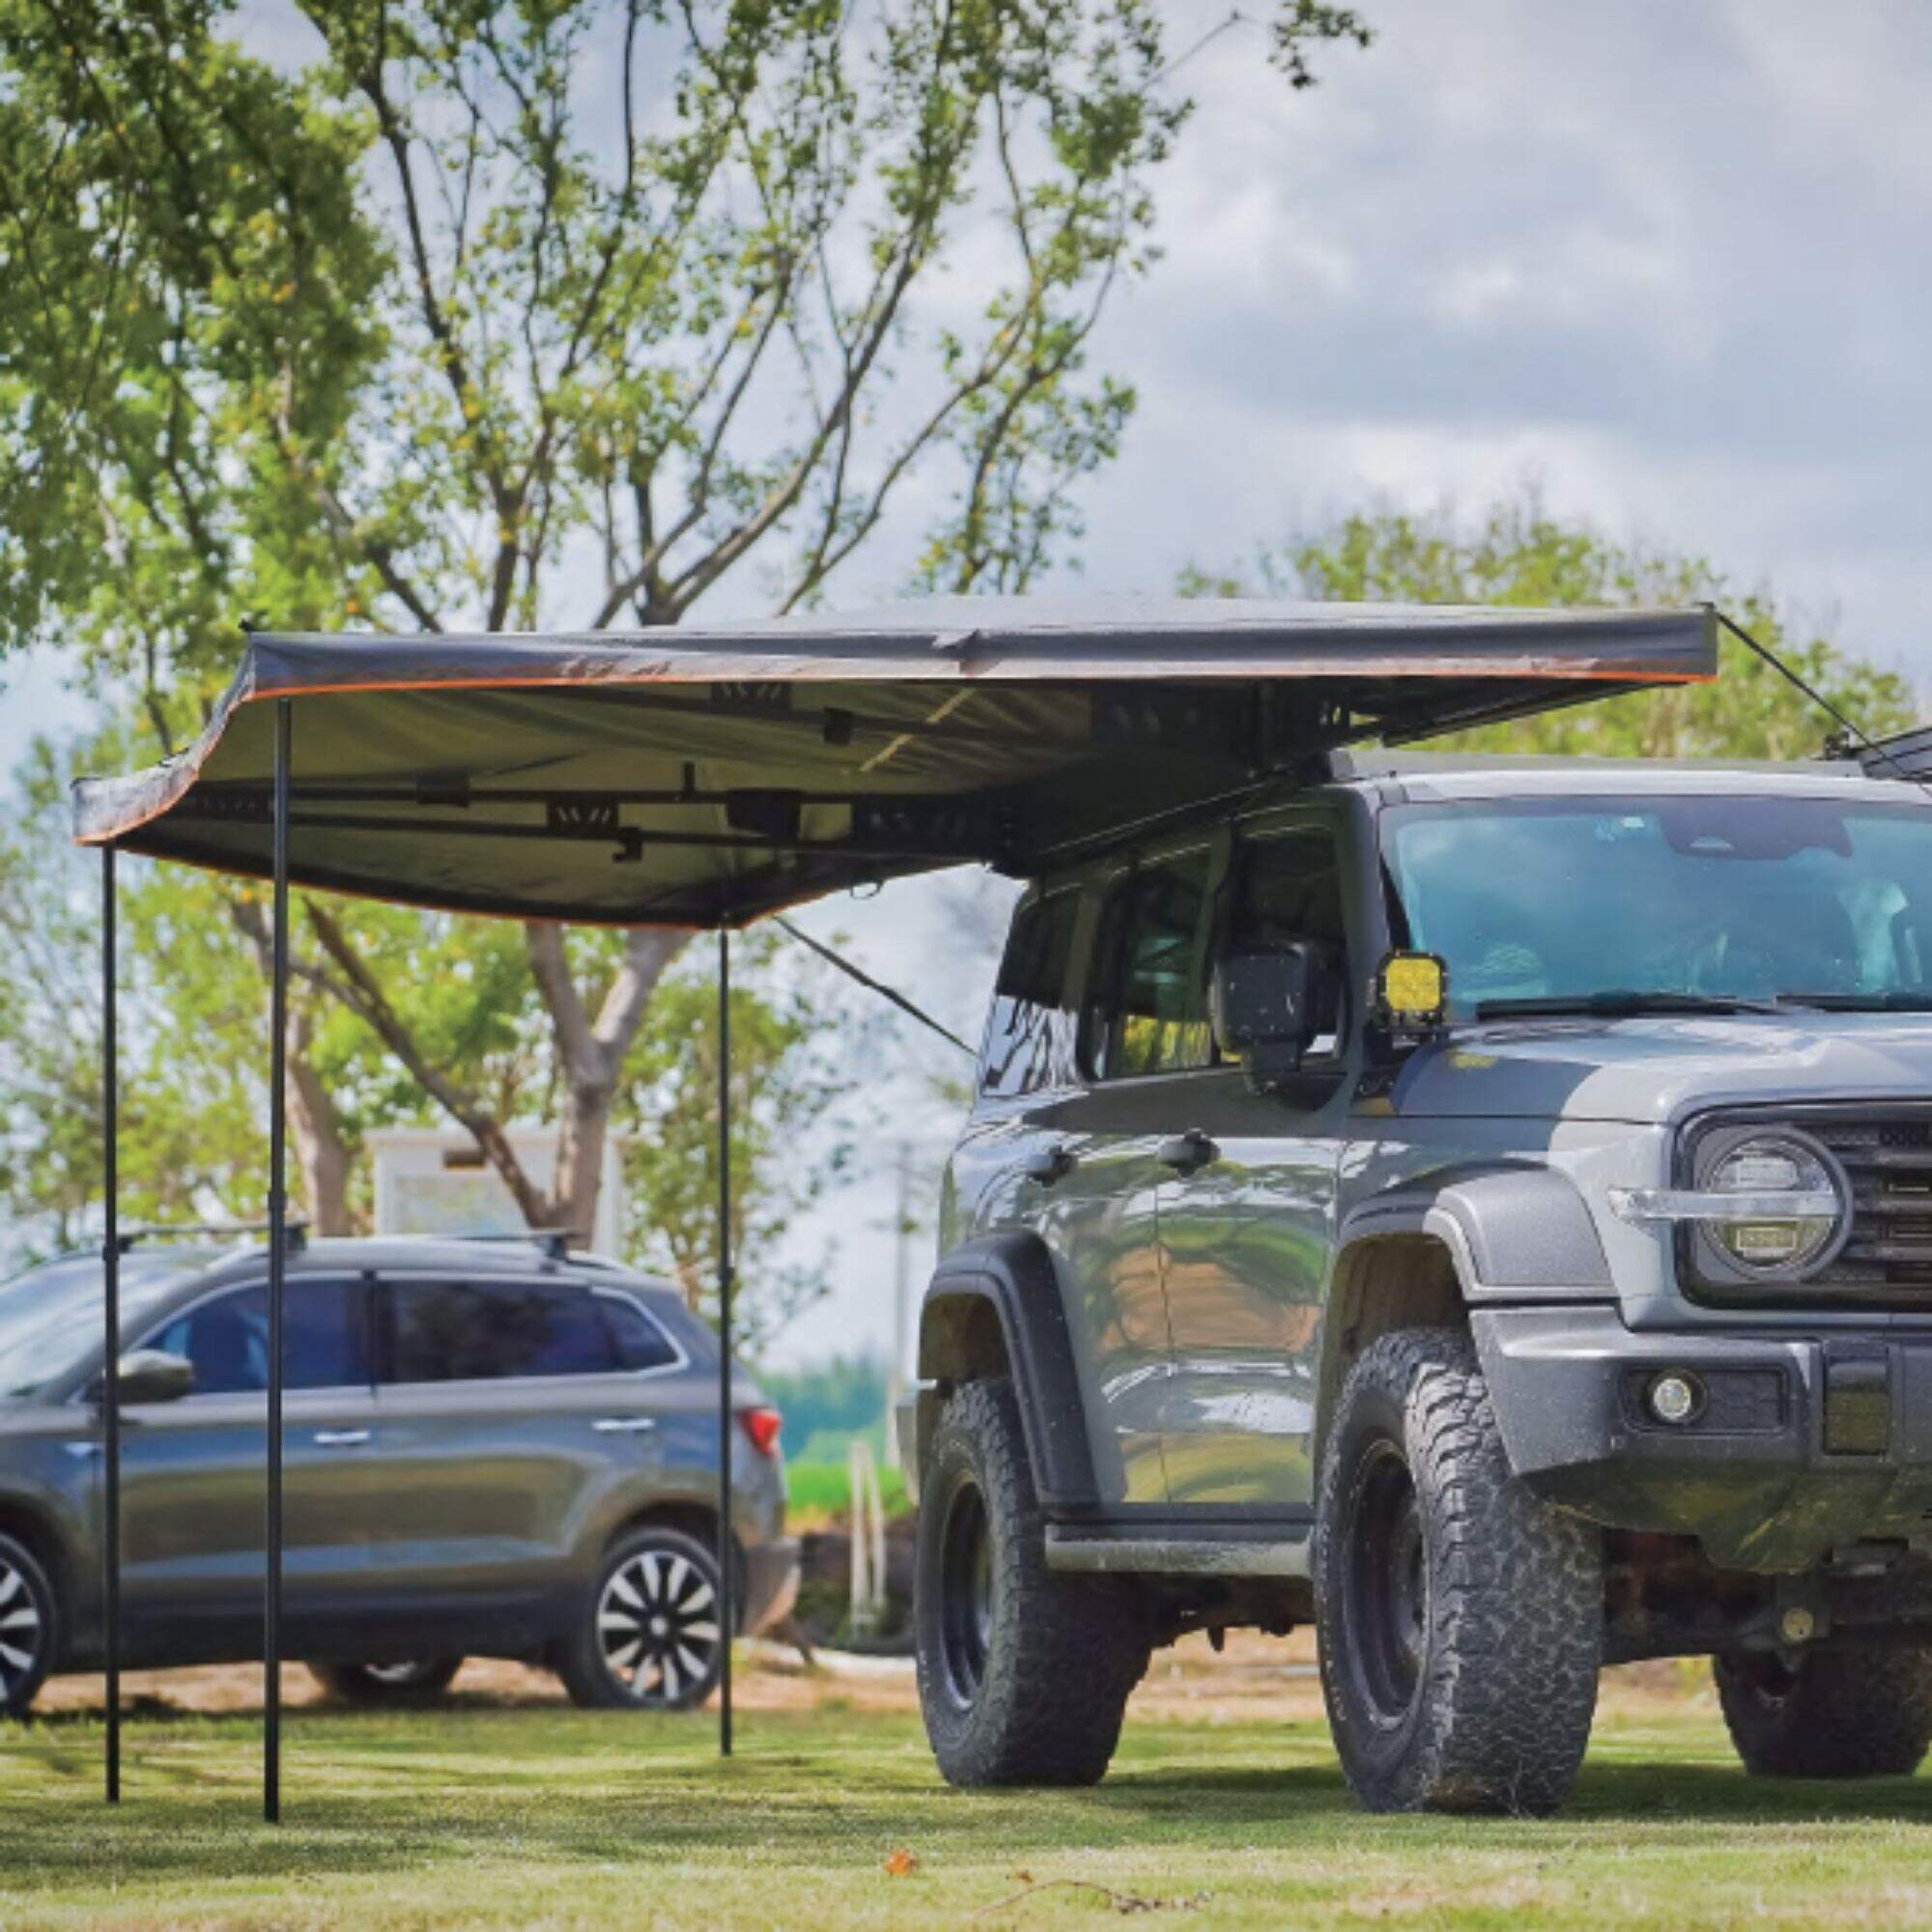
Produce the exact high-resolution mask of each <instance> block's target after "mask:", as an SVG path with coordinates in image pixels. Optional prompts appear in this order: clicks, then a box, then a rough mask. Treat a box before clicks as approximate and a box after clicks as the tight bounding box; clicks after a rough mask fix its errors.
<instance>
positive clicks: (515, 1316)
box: [386, 1276, 618, 1382]
mask: <svg viewBox="0 0 1932 1932" xmlns="http://www.w3.org/2000/svg"><path fill="white" fill-rule="evenodd" d="M389 1306H390V1310H391V1321H392V1322H393V1334H392V1337H391V1343H390V1357H389V1372H388V1376H387V1378H386V1379H388V1380H389V1381H392V1382H467V1381H500V1380H502V1379H504V1378H509V1377H514V1376H594V1375H609V1374H610V1373H611V1371H613V1370H614V1369H615V1368H616V1367H617V1366H618V1359H617V1350H616V1345H615V1343H614V1342H613V1341H612V1339H611V1329H610V1327H609V1326H608V1325H607V1324H606V1322H605V1320H604V1314H603V1310H602V1309H601V1308H600V1307H599V1305H598V1302H597V1299H596V1297H595V1296H593V1295H592V1294H591V1293H590V1292H589V1291H588V1290H587V1289H584V1288H580V1287H576V1286H573V1285H571V1284H569V1283H565V1282H528V1281H480V1282H479V1281H438V1280H415V1279H411V1278H410V1277H407V1276H401V1277H395V1278H392V1279H391V1281H390V1283H389Z"/></svg>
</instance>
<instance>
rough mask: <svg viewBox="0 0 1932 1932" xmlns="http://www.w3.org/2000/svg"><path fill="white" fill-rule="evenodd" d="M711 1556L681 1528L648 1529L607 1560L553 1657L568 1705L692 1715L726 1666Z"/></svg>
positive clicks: (614, 1548) (622, 1541) (617, 1547)
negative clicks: (575, 1619) (572, 1630)
mask: <svg viewBox="0 0 1932 1932" xmlns="http://www.w3.org/2000/svg"><path fill="white" fill-rule="evenodd" d="M718 1586H719V1573H718V1559H717V1557H716V1556H715V1555H714V1554H713V1553H712V1552H711V1551H710V1550H709V1549H707V1548H705V1547H704V1545H703V1544H701V1543H699V1542H698V1541H697V1539H696V1537H692V1536H687V1535H686V1534H685V1533H684V1531H683V1530H681V1529H671V1528H668V1527H664V1528H646V1529H640V1530H637V1531H635V1532H634V1533H633V1534H631V1535H629V1536H626V1537H621V1538H619V1539H618V1541H617V1542H616V1543H615V1544H613V1545H612V1546H611V1549H610V1550H609V1551H608V1552H607V1553H606V1555H605V1558H604V1562H603V1565H602V1567H601V1568H600V1569H599V1571H598V1573H597V1583H596V1587H595V1588H594V1589H593V1590H592V1591H591V1592H590V1594H589V1596H588V1597H586V1598H585V1599H584V1600H583V1605H582V1609H581V1611H580V1613H579V1619H578V1627H577V1629H576V1630H575V1631H574V1632H573V1633H572V1634H570V1635H569V1636H568V1637H566V1638H565V1639H564V1640H563V1642H562V1643H560V1644H559V1645H558V1646H557V1647H556V1650H555V1651H554V1655H553V1659H552V1661H553V1662H554V1665H555V1668H556V1674H557V1675H558V1676H559V1677H560V1678H561V1679H562V1680H563V1688H564V1689H565V1690H567V1691H569V1693H570V1700H571V1702H572V1703H573V1704H581V1705H582V1706H583V1707H584V1708H585V1709H587V1710H605V1711H624V1710H639V1709H641V1710H646V1711H689V1710H693V1709H695V1708H696V1706H697V1705H699V1704H701V1703H703V1702H704V1700H705V1698H707V1697H708V1696H710V1694H711V1692H712V1690H713V1688H714V1687H715V1686H716V1684H717V1682H718V1679H719V1677H720V1675H721V1674H722V1673H723V1670H724V1664H725V1630H724V1625H723V1622H722V1615H723V1610H724V1605H723V1603H722V1602H721V1599H720V1592H719V1587H718Z"/></svg>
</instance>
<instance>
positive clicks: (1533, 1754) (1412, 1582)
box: [1314, 1328, 1604, 1816]
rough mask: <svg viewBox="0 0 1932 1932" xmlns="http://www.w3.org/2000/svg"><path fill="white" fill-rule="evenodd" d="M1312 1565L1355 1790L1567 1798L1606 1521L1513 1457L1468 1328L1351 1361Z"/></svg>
mask: <svg viewBox="0 0 1932 1932" xmlns="http://www.w3.org/2000/svg"><path fill="white" fill-rule="evenodd" d="M1405 1485H1406V1492H1405ZM1384 1559H1386V1560H1384ZM1314 1569H1315V1598H1316V1623H1317V1634H1318V1637H1319V1650H1320V1656H1321V1689H1322V1694H1323V1696H1324V1697H1325V1699H1326V1701H1327V1705H1328V1719H1329V1723H1330V1726H1331V1728H1332V1729H1333V1732H1334V1736H1335V1747H1336V1749H1337V1751H1338V1752H1339V1753H1340V1756H1341V1760H1342V1770H1343V1773H1344V1775H1345V1776H1347V1778H1348V1780H1349V1784H1350V1788H1351V1789H1352V1790H1353V1792H1354V1793H1355V1796H1356V1797H1357V1798H1358V1799H1359V1800H1360V1801H1361V1803H1362V1804H1364V1805H1366V1806H1367V1807H1368V1808H1369V1809H1370V1810H1372V1811H1419V1810H1436V1811H1488V1812H1510V1813H1518V1814H1528V1815H1532V1816H1540V1815H1543V1814H1546V1813H1548V1812H1550V1811H1553V1810H1555V1809H1556V1808H1557V1806H1558V1805H1560V1804H1562V1802H1563V1800H1564V1798H1565V1797H1566V1796H1567V1795H1568V1793H1569V1790H1570V1785H1571V1782H1572V1780H1573V1779H1574V1777H1575V1776H1576V1774H1577V1766H1578V1765H1579V1764H1580V1763H1581V1762H1582V1759H1583V1752H1584V1749H1585V1747H1587V1745H1588V1743H1589V1737H1590V1720H1591V1718H1592V1716H1593V1715H1594V1713H1595V1711H1596V1704H1597V1679H1598V1674H1599V1671H1600V1670H1601V1668H1602V1662H1603V1632H1604V1583H1603V1552H1602V1539H1601V1537H1600V1536H1599V1534H1598V1532H1597V1531H1596V1530H1595V1529H1594V1528H1592V1527H1591V1526H1590V1525H1589V1524H1587V1523H1584V1522H1582V1521H1581V1520H1577V1519H1576V1518H1573V1517H1571V1516H1568V1515H1566V1514H1564V1513H1562V1512H1560V1511H1557V1510H1554V1509H1551V1508H1550V1507H1549V1506H1548V1505H1547V1504H1545V1503H1543V1502H1541V1501H1539V1500H1538V1499H1537V1498H1536V1497H1535V1496H1534V1495H1532V1494H1531V1493H1530V1492H1529V1491H1528V1490H1527V1489H1525V1488H1524V1487H1523V1486H1522V1485H1521V1484H1520V1483H1519V1482H1518V1481H1517V1480H1516V1479H1515V1478H1514V1477H1513V1476H1512V1475H1511V1473H1510V1469H1509V1463H1508V1461H1507V1458H1506V1457H1505V1454H1504V1451H1503V1445H1502V1439H1501V1437H1500V1435H1498V1433H1497V1430H1496V1421H1495V1414H1494V1411H1493V1409H1492V1407H1491V1406H1490V1394H1489V1387H1488V1384H1487V1383H1486V1382H1485V1380H1484V1378H1483V1372H1482V1368H1481V1366H1480V1364H1479V1363H1478V1361H1477V1359H1476V1351H1475V1349H1474V1347H1473V1346H1472V1344H1471V1343H1470V1341H1469V1339H1468V1337H1467V1336H1466V1335H1463V1334H1461V1333H1459V1332H1457V1331H1456V1330H1454V1329H1447V1328H1412V1329H1405V1330H1401V1331H1399V1332H1397V1333H1395V1334H1391V1335H1385V1336H1383V1337H1382V1338H1381V1339H1380V1340H1379V1341H1378V1342H1376V1343H1374V1344H1372V1345H1371V1346H1370V1348H1369V1349H1368V1350H1366V1351H1365V1352H1364V1354H1363V1355H1362V1357H1361V1359H1360V1360H1359V1361H1358V1362H1357V1363H1356V1364H1355V1366H1354V1368H1353V1370H1352V1371H1351V1372H1350V1376H1349V1379H1348V1381H1347V1383H1346V1385H1345V1386H1344V1388H1343V1391H1342V1398H1341V1401H1340V1403H1339V1405H1338V1406H1337V1409H1336V1414H1335V1420H1334V1426H1333V1428H1332V1429H1331V1431H1330V1433H1329V1439H1328V1446H1327V1450H1326V1453H1325V1456H1324V1460H1323V1466H1322V1475H1321V1496H1320V1499H1319V1503H1318V1506H1317V1511H1316V1525H1315V1549H1314Z"/></svg>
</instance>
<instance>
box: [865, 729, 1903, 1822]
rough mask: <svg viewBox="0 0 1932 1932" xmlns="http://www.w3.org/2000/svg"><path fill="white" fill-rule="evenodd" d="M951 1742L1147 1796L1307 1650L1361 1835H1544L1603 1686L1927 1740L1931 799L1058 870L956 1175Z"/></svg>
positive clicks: (945, 1684) (1766, 1749)
mask: <svg viewBox="0 0 1932 1932" xmlns="http://www.w3.org/2000/svg"><path fill="white" fill-rule="evenodd" d="M941 1251H942V1255H943V1260H942V1262H941V1264H940V1266H939V1269H938V1272H937V1274H936V1275H935V1277H934V1279H933V1281H932V1283H931V1286H930V1289H929V1290H928V1293H927V1294H926V1298H925V1302H924V1307H923V1316H922V1323H921V1334H920V1374H921V1387H920V1390H919V1392H918V1394H917V1396H916V1398H915V1399H914V1401H913V1403H912V1404H911V1405H909V1406H908V1407H907V1408H906V1409H905V1410H903V1411H902V1412H901V1419H900V1427H901V1433H902V1438H903V1439H904V1441H905V1446H906V1448H907V1450H908V1452H909V1460H911V1461H913V1462H914V1463H916V1467H917V1471H918V1482H919V1492H920V1554H919V1573H918V1577H919V1582H918V1611H917V1630H918V1643H919V1667H920V1686H921V1694H922V1697H923V1705H924V1714H925V1720H926V1726H927V1730H928V1732H929V1734H930V1737H931V1740H932V1744H933V1747H934V1749H935V1751H936V1752H937V1755H938V1759H939V1763H940V1765H941V1767H942V1769H943V1770H944V1772H945V1774H946V1776H948V1777H950V1778H951V1779H952V1780H953V1781H954V1782H956V1783H960V1784H993V1783H1019V1782H1032V1781H1038V1782H1056V1783H1079V1782H1085V1781H1091V1780H1093V1779H1096V1778H1098V1777H1099V1776H1101V1775H1102V1773H1103V1772H1104V1771H1105V1769H1106V1766H1107V1763H1108V1760H1109V1757H1110V1756H1111V1754H1112V1752H1113V1750H1114V1747H1115V1745H1116V1742H1117V1740H1118V1737H1119V1732H1120V1725H1121V1719H1122V1707H1123V1705H1124V1704H1125V1701H1126V1698H1127V1695H1128V1693H1129V1691H1130V1690H1132V1688H1133V1686H1134V1684H1135V1683H1136V1681H1137V1680H1138V1679H1139V1678H1140V1676H1141V1675H1142V1673H1143V1671H1144V1670H1145V1668H1146V1665H1147V1662H1148V1658H1149V1654H1150V1651H1151V1648H1153V1647H1154V1646H1156V1645H1159V1644H1163V1643H1167V1642H1170V1641H1172V1640H1173V1639H1174V1638H1175V1637H1176V1636H1178V1635H1179V1634H1182V1633H1184V1632H1189V1631H1197V1630H1205V1631H1207V1632H1208V1634H1210V1636H1215V1637H1218V1634H1220V1633H1221V1632H1223V1631H1225V1630H1226V1629H1228V1628H1230V1627H1232V1626H1240V1625H1247V1626H1259V1627H1260V1628H1262V1629H1264V1630H1266V1631H1271V1632H1276V1633H1285V1632H1287V1631H1288V1630H1290V1629H1291V1628H1292V1627H1293V1626H1294V1625H1297V1624H1300V1623H1302V1622H1304V1621H1308V1620H1312V1621H1313V1622H1314V1624H1315V1626H1316V1629H1317V1633H1318V1637H1319V1642H1320V1650H1321V1679H1322V1685H1323V1689H1324V1691H1325V1694H1326V1699H1327V1705H1328V1711H1329V1716H1330V1719H1331V1722H1332V1726H1333V1730H1334V1735H1335V1740H1336V1744H1337V1747H1338V1749H1339V1751H1340V1755H1341V1760H1342V1765H1343V1768H1344V1770H1345V1772H1346V1774H1347V1776H1348V1778H1349V1780H1350V1784H1351V1785H1352V1787H1353V1789H1354V1790H1355V1792H1356V1793H1357V1795H1358V1796H1359V1798H1360V1799H1361V1800H1362V1801H1363V1802H1364V1803H1365V1804H1369V1805H1371V1806H1374V1807H1378V1808H1388V1809H1399V1808H1410V1807H1418V1806H1436V1807H1444V1808H1457V1809H1470V1810H1485V1809H1488V1810H1510V1811H1524V1812H1542V1811H1548V1810H1549V1809H1551V1808H1553V1807H1555V1806H1556V1805H1558V1804H1560V1803H1561V1802H1562V1800H1563V1798H1564V1795H1565V1793H1566V1791H1567V1790H1568V1787H1569V1785H1570V1783H1571V1780H1572V1777H1573V1776H1574V1775H1575V1772H1576V1770H1577V1764H1578V1762H1579V1761H1580V1759H1581V1757H1582V1754H1583V1750H1584V1746H1585V1743H1586V1740H1587V1737H1588V1734H1589V1729H1590V1722H1591V1717H1592V1713H1593V1709H1594V1706H1595V1700H1596V1695H1597V1682H1598V1675H1599V1670H1600V1668H1601V1666H1602V1665H1604V1664H1605V1663H1607V1662H1619V1661H1625V1660H1631V1659H1637V1658H1652V1657H1666V1656H1687V1655H1709V1656H1712V1657H1714V1658H1715V1659H1716V1670H1717V1679H1718V1685H1719V1691H1720V1694H1721V1701H1722V1706H1723V1711H1724V1715H1725V1718H1726V1719H1727V1720H1728V1723H1729V1725H1730V1730H1731V1735H1732V1737H1733V1739H1734V1740H1735V1742H1736V1745H1737V1748H1738V1751H1739V1753H1740V1755H1741V1756H1742V1758H1743V1760H1744V1763H1745V1765H1746V1766H1747V1768H1748V1769H1749V1770H1750V1771H1752V1772H1755V1773H1760V1774H1768V1775H1773V1776H1824V1777H1831V1776H1866V1775H1880V1774H1885V1775H1889V1774H1902V1773H1906V1772H1910V1771H1911V1770H1913V1769H1914V1767H1916V1766H1917V1765H1918V1762H1919V1760H1920V1758H1921V1757H1922V1756H1923V1754H1924V1752H1925V1749H1926V1747H1927V1742H1928V1739H1932V1560H1928V1559H1932V801H1929V800H1928V799H1927V798H1926V796H1924V795H1923V794H1922V793H1921V792H1920V791H1919V789H1918V787H1917V786H1916V785H1913V784H1909V783H1904V782H1899V781H1896V780H1882V779H1879V778H1877V777H1869V776H1865V775H1864V774H1863V773H1861V771H1860V770H1859V768H1858V767H1856V766H1847V765H1843V764H1832V763H1826V762H1821V763H1818V764H1813V765H1806V766H1786V767H1779V768H1772V767H1751V768H1742V767H1741V768H1729V769H1715V768H1688V767H1674V766H1665V765H1656V764H1636V763H1615V764H1610V763H1603V764H1597V763H1590V762H1584V761H1564V762H1563V763H1561V764H1560V765H1550V764H1544V765H1540V766H1539V765H1535V764H1528V763H1512V762H1509V761H1500V760H1497V761H1488V762H1483V763H1475V762H1472V761H1469V760H1460V761H1459V760H1456V759H1443V758H1425V757H1417V758H1402V757H1390V758H1386V759H1382V760H1379V761H1373V760H1369V759H1363V760H1360V761H1358V762H1356V763H1354V764H1350V763H1349V762H1347V761H1346V760H1345V759H1343V758H1340V757H1337V758H1336V759H1334V760H1333V761H1332V763H1331V766H1330V768H1329V770H1328V772H1327V774H1326V776H1325V778H1323V777H1321V776H1318V777H1317V778H1316V779H1315V780H1314V781H1311V782H1309V783H1307V784H1305V785H1303V786H1301V787H1300V788H1298V789H1296V790H1293V792H1287V793H1284V792H1279V791H1278V792H1276V793H1274V794H1272V795H1269V794H1266V793H1264V792H1257V793H1256V794H1255V795H1254V796H1253V798H1252V799H1251V800H1249V801H1248V802H1246V803H1244V804H1240V805H1238V806H1237V807H1236V808H1235V809H1233V810H1230V809H1229V808H1227V807H1225V806H1224V807H1222V808H1221V809H1220V810H1216V811H1215V812H1214V813H1213V814H1212V815H1211V817H1201V818H1196V819H1193V820H1191V821H1183V820H1174V821H1169V822H1167V823H1165V824H1161V825H1159V826H1157V827H1154V828H1151V829H1149V830H1148V831H1146V832H1145V833H1144V834H1143V835H1142V836H1140V837H1138V838H1136V839H1135V840H1133V841H1132V842H1130V843H1122V844H1119V845H1117V846H1114V847H1112V848H1110V849H1107V850H1105V851H1098V852H1090V853H1088V854H1085V855H1083V856H1082V858H1081V861H1080V863H1078V864H1076V865H1071V866H1069V867H1068V868H1067V869H1066V870H1065V871H1064V872H1061V873H1057V874H1053V875H1049V876H1044V877H1041V878H1038V879H1037V880H1036V881H1035V882H1034V883H1033V884H1032V885H1031V887H1030V889H1029V891H1028V893H1027V895H1026V896H1025V898H1024V899H1023V900H1022V901H1021V903H1020V905H1019V908H1018V910H1017V912H1016V914H1015V917H1014V922H1013V927H1012V933H1011V938H1010V941H1009V947H1008V950H1007V953H1006V957H1005V963H1004V965H1003V968H1002V971H1001V974H1000V978H999V981H998V987H997V992H996V995H995V998H994V1002H993V1008H992V1012H991V1015H990V1018H989V1021H988V1024H987V1028H986V1034H985V1043H984V1047H983V1051H982V1056H981V1062H980V1079H979V1094H978V1099H977V1102H976V1104H975V1107H974V1110H973V1114H972V1118H971V1121H970V1122H969V1124H968V1125H967V1127H966V1130H965V1132H964V1134H963V1136H962V1138H961V1140H960V1142H959V1145H958V1148H957V1150H956V1151H955V1153H954V1155H953V1158H952V1164H951V1168H950V1171H949V1179H948V1184H947V1189H946V1199H945V1211H944V1229H943V1241H942V1250H941Z"/></svg>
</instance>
